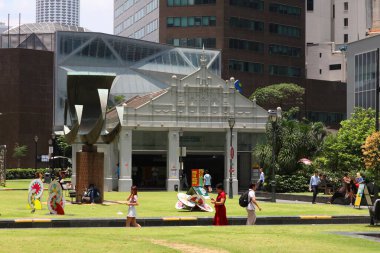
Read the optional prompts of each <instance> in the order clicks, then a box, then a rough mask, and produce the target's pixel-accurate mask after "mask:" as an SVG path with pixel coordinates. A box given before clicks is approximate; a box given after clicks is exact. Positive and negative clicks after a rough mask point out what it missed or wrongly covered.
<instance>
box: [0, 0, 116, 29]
mask: <svg viewBox="0 0 380 253" xmlns="http://www.w3.org/2000/svg"><path fill="white" fill-rule="evenodd" d="M80 1H81V20H80V25H81V26H83V27H86V28H88V29H90V30H91V31H94V32H104V33H111V34H112V33H113V0H80ZM35 5H36V1H35V0H0V22H5V23H7V20H8V13H9V14H10V15H11V20H10V24H11V26H17V25H18V15H19V13H21V15H22V17H21V23H23V24H24V23H34V22H35V20H36V16H35V15H36V6H35Z"/></svg>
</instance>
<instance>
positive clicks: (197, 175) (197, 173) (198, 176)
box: [191, 169, 204, 186]
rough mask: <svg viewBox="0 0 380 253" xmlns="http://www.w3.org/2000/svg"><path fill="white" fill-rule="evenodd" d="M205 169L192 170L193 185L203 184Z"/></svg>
mask: <svg viewBox="0 0 380 253" xmlns="http://www.w3.org/2000/svg"><path fill="white" fill-rule="evenodd" d="M203 173H204V170H203V169H192V170H191V186H203Z"/></svg>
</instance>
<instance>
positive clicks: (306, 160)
mask: <svg viewBox="0 0 380 253" xmlns="http://www.w3.org/2000/svg"><path fill="white" fill-rule="evenodd" d="M298 162H299V163H303V164H305V165H311V164H312V163H313V162H312V161H310V160H309V159H307V158H302V159H300V160H299V161H298Z"/></svg>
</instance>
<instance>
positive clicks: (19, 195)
mask: <svg viewBox="0 0 380 253" xmlns="http://www.w3.org/2000/svg"><path fill="white" fill-rule="evenodd" d="M27 193H28V192H27V191H0V213H1V216H0V219H10V218H29V217H33V218H44V217H49V218H51V217H52V216H51V215H49V214H48V210H47V207H46V204H43V208H44V209H43V210H37V211H36V213H34V214H31V213H30V210H28V209H27ZM126 197H127V193H119V192H106V193H105V199H106V200H108V201H123V200H125V199H126ZM214 197H215V196H214ZM46 199H47V191H45V192H44V196H43V198H42V202H44V201H46ZM238 199H239V196H235V197H234V199H232V200H230V199H227V202H226V207H227V215H228V216H245V215H246V211H245V209H244V208H241V207H240V206H239V204H238ZM176 201H177V195H176V193H175V192H140V193H139V202H140V206H138V207H137V212H138V217H168V216H198V217H206V216H209V217H211V216H213V215H214V213H206V212H189V211H178V210H176V209H175V208H174V205H175V203H176ZM260 205H261V206H262V208H263V211H261V212H258V215H259V216H284V215H285V216H296V215H368V210H367V209H366V208H363V209H361V210H357V209H353V208H352V207H348V206H337V205H324V204H317V205H311V204H292V203H275V204H274V203H270V202H261V203H260ZM127 210H128V207H127V206H126V205H125V204H118V203H115V204H113V203H107V204H103V205H88V204H87V205H77V204H74V205H72V204H67V205H66V207H65V212H66V215H65V216H63V217H59V218H83V217H116V218H117V217H125V215H126V213H127ZM120 212H122V214H120ZM118 213H119V214H118ZM54 217H56V216H54Z"/></svg>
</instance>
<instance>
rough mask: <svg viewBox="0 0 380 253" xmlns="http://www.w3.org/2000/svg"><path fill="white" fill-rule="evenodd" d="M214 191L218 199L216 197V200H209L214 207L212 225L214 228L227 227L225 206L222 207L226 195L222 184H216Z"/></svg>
mask: <svg viewBox="0 0 380 253" xmlns="http://www.w3.org/2000/svg"><path fill="white" fill-rule="evenodd" d="M216 191H217V192H218V197H216V200H215V199H213V198H212V199H211V203H213V204H214V205H215V217H214V221H213V223H212V224H213V225H216V226H221V225H228V221H227V213H226V206H225V205H224V203H225V202H226V193H225V192H224V188H223V184H217V185H216Z"/></svg>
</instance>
